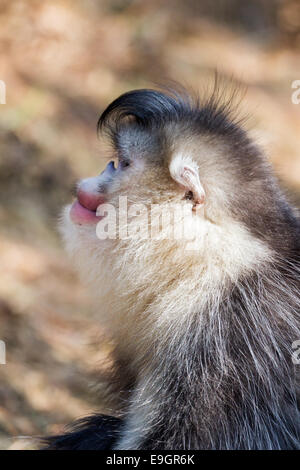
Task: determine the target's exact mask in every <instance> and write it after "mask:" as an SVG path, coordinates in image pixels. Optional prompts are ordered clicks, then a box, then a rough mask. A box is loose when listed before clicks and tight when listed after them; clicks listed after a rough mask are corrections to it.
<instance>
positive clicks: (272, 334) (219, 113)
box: [46, 88, 300, 450]
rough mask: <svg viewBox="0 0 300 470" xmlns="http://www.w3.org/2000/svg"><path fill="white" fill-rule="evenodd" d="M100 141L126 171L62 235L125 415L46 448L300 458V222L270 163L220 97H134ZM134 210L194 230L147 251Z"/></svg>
mask: <svg viewBox="0 0 300 470" xmlns="http://www.w3.org/2000/svg"><path fill="white" fill-rule="evenodd" d="M98 129H99V131H100V132H104V133H106V135H108V136H109V138H110V140H111V144H112V150H113V157H114V159H115V160H114V161H117V162H118V164H117V165H115V163H114V161H111V162H109V163H108V164H107V166H106V168H105V170H104V171H103V172H102V173H101V174H100V175H99V176H96V177H92V178H87V179H84V180H82V181H81V182H79V184H78V188H77V199H76V201H75V202H74V203H73V204H72V205H68V206H67V207H66V208H65V209H64V213H63V216H62V222H61V232H62V234H63V238H64V241H65V245H66V249H67V251H68V253H69V254H70V256H71V257H72V258H73V260H74V264H75V266H76V268H77V271H78V273H79V275H80V276H81V278H82V280H83V281H84V282H85V283H86V284H87V285H88V286H89V288H90V289H91V291H92V292H93V295H94V297H95V298H96V302H97V314H98V316H99V321H101V323H102V325H103V326H104V328H105V329H106V331H107V333H108V334H109V335H110V336H111V337H112V338H113V339H114V344H115V352H114V354H115V358H116V364H117V365H116V370H115V373H114V379H113V380H112V384H111V387H110V386H109V385H108V388H107V390H108V396H109V395H110V398H111V399H112V402H114V406H115V410H116V411H115V412H112V416H108V415H97V414H96V415H94V416H92V417H88V418H86V419H85V420H82V421H80V422H79V423H77V424H76V425H75V429H74V430H73V431H71V432H69V433H66V434H63V435H59V436H52V437H51V436H50V437H49V438H48V439H46V442H47V446H46V447H47V448H48V449H98V450H105V449H113V450H132V449H135V450H201V449H210V450H229V449H231V450H241V449H244V450H262V449H266V450H273V449H300V409H299V370H300V366H299V365H297V364H295V363H294V362H293V360H292V353H293V349H292V344H293V343H294V342H295V341H297V340H299V339H300V323H299V320H300V296H299V288H300V269H299V267H300V264H299V262H300V219H299V213H298V211H297V209H296V208H295V207H293V205H292V204H291V203H290V202H289V201H288V198H287V196H286V195H285V194H284V191H283V190H282V189H280V185H279V183H278V181H277V177H276V176H275V173H274V172H273V170H272V167H271V165H270V163H269V162H268V160H267V158H266V156H265V155H264V152H263V150H262V149H260V148H259V146H258V145H257V143H256V142H254V141H253V139H252V138H251V137H250V136H249V133H248V131H247V130H246V129H245V126H244V124H243V122H241V121H240V120H239V119H238V118H236V117H235V115H234V113H233V111H232V105H231V101H228V102H222V99H220V93H219V92H216V91H214V92H213V93H212V94H211V95H210V96H209V97H208V98H207V97H205V98H203V99H199V98H198V99H195V98H194V97H192V96H191V94H189V93H188V92H187V91H184V90H183V89H180V90H177V89H176V88H175V89H174V90H173V89H157V90H155V89H138V90H134V91H129V92H127V93H125V94H123V95H121V96H120V97H119V98H117V99H116V100H115V101H113V102H112V103H111V104H110V105H109V106H108V107H107V108H106V109H105V110H104V112H103V113H102V115H101V117H100V119H99V122H98ZM122 198H126V201H127V204H128V206H127V209H126V210H123V209H122V210H121V209H120V207H121V199H122ZM136 205H137V206H138V208H141V207H142V208H144V207H146V208H149V207H150V206H151V208H152V207H154V209H153V211H154V213H156V215H157V211H158V208H159V210H162V209H166V212H167V214H169V215H170V212H172V211H171V209H172V208H173V207H176V208H183V207H184V209H185V211H186V212H185V218H183V217H182V216H179V217H177V219H176V218H172V217H171V218H170V219H169V222H168V223H166V224H165V225H164V227H163V229H162V232H163V233H162V234H161V233H160V235H162V236H158V237H151V236H150V237H149V236H148V237H147V236H145V235H146V229H149V226H151V224H152V223H154V222H153V221H152V219H151V220H150V219H149V217H148V218H145V217H144V215H145V214H144V212H143V210H141V211H138V210H136V209H134V211H133V212H131V215H130V217H129V218H128V219H127V220H125V219H124V218H123V217H122V216H123V215H124V213H125V212H126V211H127V212H128V214H129V213H130V210H131V208H132V207H133V206H134V207H135V206H136ZM111 208H114V209H115V211H116V212H118V211H119V212H118V216H116V217H114V216H115V213H114V212H113V211H110V209H111ZM120 210H121V211H120ZM122 211H123V212H122ZM142 212H143V214H142ZM142 215H143V217H142ZM147 215H148V216H149V214H147ZM108 221H110V222H111V223H112V225H113V226H114V227H116V231H115V232H116V235H115V236H112V234H111V233H110V232H107V237H105V236H102V235H103V230H102V229H103V225H104V223H106V226H108ZM134 222H135V225H132V224H133V223H134ZM137 222H138V223H137ZM137 225H139V227H140V232H139V236H138V233H137V232H138V230H137V231H135V229H136V227H137ZM162 225H163V224H162ZM183 225H184V226H185V227H186V232H187V234H188V236H185V237H184V236H183V237H175V236H171V235H172V234H173V232H172V230H173V229H179V228H180V229H181V228H182V226H183ZM99 226H101V227H102V228H101V227H100V228H101V230H98V227H99ZM129 228H130V230H129ZM143 228H144V231H143ZM150 228H151V227H150ZM171 229H172V230H171ZM126 230H127V231H126ZM122 231H123V232H124V233H125V232H126V236H120V233H121V232H122ZM99 234H100V235H101V234H102V235H101V236H99ZM128 234H129V235H128ZM130 234H131V236H130ZM190 234H192V236H191V237H190V236H189V235H190Z"/></svg>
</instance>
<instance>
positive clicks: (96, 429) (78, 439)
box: [42, 415, 122, 450]
mask: <svg viewBox="0 0 300 470" xmlns="http://www.w3.org/2000/svg"><path fill="white" fill-rule="evenodd" d="M72 428H73V429H72V431H70V432H67V433H66V434H61V435H58V436H50V437H47V438H44V439H43V440H42V444H43V446H44V450H110V449H112V446H113V444H114V443H115V441H116V440H117V439H118V437H119V434H120V431H121V428H122V421H121V420H120V419H118V418H115V417H113V416H106V415H94V416H90V417H87V418H84V419H81V420H79V421H77V422H76V423H75V424H74V425H73V426H72Z"/></svg>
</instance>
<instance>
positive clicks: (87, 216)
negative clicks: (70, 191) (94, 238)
mask: <svg viewBox="0 0 300 470" xmlns="http://www.w3.org/2000/svg"><path fill="white" fill-rule="evenodd" d="M70 217H71V220H72V222H74V224H78V225H83V224H96V223H97V222H99V220H101V219H102V217H98V216H97V215H96V211H94V210H90V209H87V208H86V207H84V206H82V205H81V204H80V202H79V201H78V200H76V201H75V202H74V203H73V204H72V207H71V210H70Z"/></svg>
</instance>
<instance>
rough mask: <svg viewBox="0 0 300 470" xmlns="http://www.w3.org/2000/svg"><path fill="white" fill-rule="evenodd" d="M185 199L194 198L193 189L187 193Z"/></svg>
mask: <svg viewBox="0 0 300 470" xmlns="http://www.w3.org/2000/svg"><path fill="white" fill-rule="evenodd" d="M184 199H187V200H189V201H191V200H192V199H194V194H193V193H192V191H188V192H187V193H185V196H184Z"/></svg>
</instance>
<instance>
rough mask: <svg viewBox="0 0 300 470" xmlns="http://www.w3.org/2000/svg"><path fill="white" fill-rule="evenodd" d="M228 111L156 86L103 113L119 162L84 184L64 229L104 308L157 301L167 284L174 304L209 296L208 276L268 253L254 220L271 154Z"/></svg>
mask: <svg viewBox="0 0 300 470" xmlns="http://www.w3.org/2000/svg"><path fill="white" fill-rule="evenodd" d="M221 118H222V119H223V120H222V119H221ZM226 119H227V118H226V117H222V116H221V114H220V112H219V111H218V110H216V109H214V108H210V109H206V110H205V108H204V110H203V109H202V110H201V109H199V108H192V107H191V104H190V103H185V102H180V101H179V102H178V101H176V100H175V99H174V98H173V97H168V96H166V95H163V94H161V93H157V92H152V91H146V92H145V91H140V92H132V93H129V94H127V95H123V96H122V97H120V98H119V99H118V100H116V101H115V102H114V103H112V104H111V105H110V106H109V107H108V108H107V110H106V111H105V112H104V113H103V115H102V117H101V120H100V125H101V126H107V127H108V129H109V132H110V135H111V137H112V140H113V147H114V158H115V160H117V164H116V165H115V163H114V162H113V161H112V162H110V163H108V165H107V166H106V168H105V170H104V171H103V172H102V173H101V174H100V175H99V176H96V177H94V178H88V179H85V180H82V181H81V182H80V183H79V184H78V188H77V200H76V201H75V202H74V203H73V205H72V206H69V207H67V208H66V210H65V213H64V223H63V233H64V236H65V239H66V242H67V247H68V249H69V251H70V252H71V254H72V256H73V258H74V260H75V263H76V264H77V267H78V271H79V273H80V274H81V276H82V277H83V278H84V280H85V281H87V282H88V283H90V284H91V285H92V286H93V287H94V289H95V291H96V293H97V295H98V296H100V297H101V301H102V305H103V308H104V309H105V308H106V307H105V306H108V305H109V307H107V308H109V309H110V310H112V309H113V308H112V304H113V303H114V302H116V304H118V305H119V306H120V305H122V308H124V309H125V310H128V309H129V308H134V307H136V305H138V304H139V303H142V304H147V305H149V304H150V303H153V302H154V299H156V301H158V299H162V298H163V297H162V293H163V292H167V291H168V292H173V293H174V297H173V300H169V304H170V302H171V303H172V302H173V304H174V305H179V304H182V303H183V302H185V303H186V302H187V301H188V302H190V299H191V292H194V293H195V292H196V291H197V296H198V293H199V295H200V296H201V295H202V296H203V293H202V292H201V291H200V290H197V285H198V284H199V283H200V281H201V282H202V285H203V283H204V284H205V285H206V286H207V288H209V286H210V285H211V286H212V287H213V289H215V285H216V283H217V282H219V281H220V282H221V281H223V279H224V277H226V276H227V277H229V278H230V279H231V280H235V279H236V278H237V276H238V275H239V274H240V273H241V271H244V270H247V269H251V268H252V267H253V266H255V265H256V264H257V263H259V262H260V260H261V259H265V257H266V256H268V249H267V248H266V247H265V246H264V244H263V243H261V241H259V240H257V239H256V238H255V237H253V236H252V234H251V232H250V230H249V227H248V226H247V221H248V220H250V218H251V211H252V210H254V209H253V208H255V204H256V205H257V201H258V202H259V203H260V204H261V207H263V205H262V203H263V202H264V201H265V199H264V198H263V197H262V198H261V196H260V193H262V190H261V188H262V186H263V184H264V176H263V175H264V172H265V170H264V167H263V163H262V162H261V160H260V157H259V156H257V155H256V154H255V152H254V154H253V156H252V157H253V158H252V160H250V159H249V158H248V155H247V152H248V154H249V153H250V151H252V150H251V148H252V147H251V143H250V142H249V141H248V140H247V138H245V136H244V134H243V132H242V131H241V130H240V129H239V128H237V127H235V126H234V124H232V123H231V122H230V121H228V120H227V121H226ZM243 152H244V154H245V155H246V156H245V155H242V153H243ZM242 158H243V159H244V160H245V162H244V161H242ZM249 200H250V201H251V203H252V204H250V205H249ZM256 210H258V208H256ZM243 218H244V219H243ZM252 218H254V217H253V214H252ZM245 221H246V222H245ZM179 285H180V289H179V288H178V286H179ZM199 285H200V284H199ZM193 295H194V299H195V302H198V301H199V298H198V297H197V296H195V294H193ZM169 299H170V297H169ZM187 299H189V300H187ZM139 308H140V307H139ZM162 308H163V307H162ZM164 308H165V309H167V307H166V306H165V307H164Z"/></svg>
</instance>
